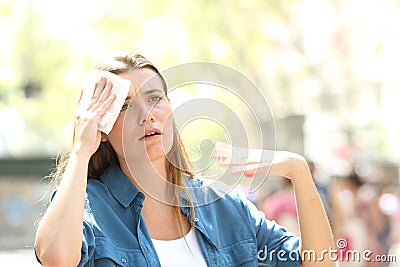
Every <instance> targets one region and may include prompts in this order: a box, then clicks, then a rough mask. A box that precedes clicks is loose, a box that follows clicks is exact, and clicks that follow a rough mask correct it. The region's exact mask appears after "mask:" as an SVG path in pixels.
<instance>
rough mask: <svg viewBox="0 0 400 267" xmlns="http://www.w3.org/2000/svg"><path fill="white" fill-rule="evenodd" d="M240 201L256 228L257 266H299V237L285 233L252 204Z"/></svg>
mask: <svg viewBox="0 0 400 267" xmlns="http://www.w3.org/2000/svg"><path fill="white" fill-rule="evenodd" d="M242 199H243V203H244V204H245V206H247V208H248V212H249V216H250V220H251V221H252V223H254V225H255V227H256V239H257V249H258V253H257V258H258V263H259V266H277V267H291V266H300V263H301V258H300V239H299V237H297V236H295V235H293V234H292V233H289V232H287V231H286V229H285V228H284V227H282V226H280V225H278V224H277V223H276V222H275V221H269V220H267V219H266V218H265V215H264V213H263V212H261V211H259V210H258V209H257V208H256V207H255V206H254V204H253V203H251V202H250V201H249V200H247V199H244V198H242Z"/></svg>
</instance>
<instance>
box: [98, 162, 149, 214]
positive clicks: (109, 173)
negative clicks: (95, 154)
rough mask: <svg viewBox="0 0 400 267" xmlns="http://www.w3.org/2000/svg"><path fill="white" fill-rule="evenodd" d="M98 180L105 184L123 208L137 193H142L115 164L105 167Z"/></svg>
mask: <svg viewBox="0 0 400 267" xmlns="http://www.w3.org/2000/svg"><path fill="white" fill-rule="evenodd" d="M100 180H101V181H102V182H103V183H104V185H105V186H107V188H108V190H109V191H110V193H111V194H112V195H113V197H114V198H115V199H116V200H117V201H118V202H119V203H120V204H121V205H122V206H124V207H125V208H127V207H128V206H129V204H131V202H132V201H133V200H134V199H135V198H136V196H137V195H138V194H141V195H142V193H141V192H140V191H139V190H138V189H137V188H136V186H135V185H134V184H133V183H132V182H131V181H130V180H129V179H128V177H126V176H125V174H124V173H123V172H122V171H121V169H120V168H119V167H117V166H114V167H110V168H108V169H106V170H105V171H104V172H103V174H102V175H101V176H100Z"/></svg>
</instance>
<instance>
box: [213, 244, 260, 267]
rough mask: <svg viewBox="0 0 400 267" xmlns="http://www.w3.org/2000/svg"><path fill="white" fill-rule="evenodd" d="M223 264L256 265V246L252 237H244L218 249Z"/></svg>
mask: <svg viewBox="0 0 400 267" xmlns="http://www.w3.org/2000/svg"><path fill="white" fill-rule="evenodd" d="M219 253H220V255H219V256H220V259H221V262H222V265H223V266H242V267H244V266H257V248H256V245H255V243H254V241H253V240H252V239H245V240H241V241H238V242H236V243H233V244H231V245H229V246H226V247H223V248H220V249H219Z"/></svg>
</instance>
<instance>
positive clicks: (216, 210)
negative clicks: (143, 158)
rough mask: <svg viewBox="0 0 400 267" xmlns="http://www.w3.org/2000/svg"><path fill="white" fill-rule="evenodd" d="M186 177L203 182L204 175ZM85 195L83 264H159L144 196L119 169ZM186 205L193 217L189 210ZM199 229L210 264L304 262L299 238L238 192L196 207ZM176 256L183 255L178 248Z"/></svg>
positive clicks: (203, 193)
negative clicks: (144, 215)
mask: <svg viewBox="0 0 400 267" xmlns="http://www.w3.org/2000/svg"><path fill="white" fill-rule="evenodd" d="M187 181H188V183H189V184H190V183H192V184H196V185H197V186H198V185H202V183H201V179H199V178H193V179H192V178H187ZM86 193H87V197H86V201H85V212H84V222H83V242H82V257H81V261H80V263H79V266H85V267H89V266H90V267H92V266H97V267H105V266H107V267H108V266H160V262H159V260H158V257H157V253H156V251H155V249H154V246H153V244H152V241H151V237H150V235H149V232H148V231H147V228H146V225H145V223H144V220H143V218H142V216H141V215H140V212H141V209H142V205H143V201H144V198H145V196H144V194H143V193H141V192H140V191H139V190H138V189H137V188H136V187H135V186H134V185H133V184H132V183H131V182H130V181H129V180H128V178H126V176H125V175H124V174H123V173H122V171H121V170H120V169H119V168H118V167H113V168H109V169H108V170H106V171H105V172H104V173H103V175H102V176H101V177H100V179H89V181H88V185H87V191H86ZM192 193H193V194H196V196H195V197H204V198H209V197H215V194H219V195H220V194H221V193H220V192H217V191H216V190H215V189H212V188H211V187H207V186H202V187H201V190H199V189H197V190H196V191H195V192H194V191H192V192H191V194H192ZM181 209H182V212H183V213H184V214H185V215H187V216H188V217H189V218H190V216H191V214H190V209H189V208H187V207H181ZM195 230H196V236H197V239H198V242H199V245H200V247H201V250H202V252H203V255H204V258H205V261H206V262H207V265H208V266H257V265H258V266H282V267H283V266H299V265H300V260H293V259H294V258H299V257H298V255H299V238H297V237H295V236H293V235H292V234H290V233H288V232H286V230H285V229H284V228H283V227H281V226H279V225H277V224H276V223H275V222H271V221H268V220H266V219H265V218H264V214H263V213H261V212H260V211H258V210H257V209H256V208H255V207H254V205H253V204H252V203H251V202H249V201H248V200H246V199H245V198H242V197H241V196H240V195H239V194H236V193H229V194H225V195H223V197H222V198H220V199H218V200H217V201H214V202H212V203H209V204H206V205H202V206H197V207H195ZM272 250H274V251H275V252H278V251H280V253H281V254H280V257H278V256H277V255H278V253H270V254H268V255H267V253H266V252H267V251H268V252H271V251H272ZM285 253H286V254H285ZM289 253H290V257H289V256H288V255H289ZM283 254H285V256H284V257H282V255H283ZM171 256H173V257H179V252H177V254H176V255H171ZM278 258H281V260H278ZM282 258H284V259H283V260H282Z"/></svg>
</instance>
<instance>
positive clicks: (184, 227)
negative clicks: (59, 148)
mask: <svg viewBox="0 0 400 267" xmlns="http://www.w3.org/2000/svg"><path fill="white" fill-rule="evenodd" d="M96 69H99V70H104V71H109V72H111V73H114V74H116V75H118V76H120V77H121V78H124V79H127V80H130V81H131V87H130V90H129V93H128V97H127V99H126V102H125V104H124V106H123V107H122V110H121V112H120V115H119V117H118V118H117V121H116V122H115V124H114V126H113V128H112V130H111V132H110V133H109V134H105V133H102V132H100V131H99V129H98V128H99V123H100V121H101V119H102V117H103V116H104V114H105V112H106V111H107V109H108V108H109V107H110V105H111V104H112V102H113V101H114V99H115V95H113V94H110V91H111V87H112V84H110V83H107V84H106V80H105V79H104V78H102V79H101V80H100V82H99V83H98V86H97V89H96V91H95V93H94V95H93V99H92V102H91V104H90V105H89V107H88V108H87V110H86V112H84V113H83V114H81V115H80V116H78V117H77V118H76V123H75V129H74V144H73V149H72V151H71V153H70V155H69V158H68V159H67V160H65V164H64V165H65V168H62V167H59V169H60V171H59V172H58V173H59V174H58V176H62V179H61V180H60V183H59V185H58V188H57V192H56V194H55V195H53V197H52V201H51V204H50V206H49V207H48V209H47V211H46V213H45V214H44V216H43V218H42V220H41V222H40V224H39V227H38V230H37V234H36V240H35V241H36V246H35V249H36V255H37V257H38V259H39V260H40V262H41V263H42V264H43V265H44V266H160V265H161V266H206V265H208V266H256V265H257V264H260V265H262V264H264V266H299V264H300V262H301V261H300V260H299V254H300V242H299V241H300V240H299V238H297V237H295V236H293V235H292V234H290V233H287V232H286V230H285V229H284V228H282V227H281V226H279V225H277V224H275V223H274V222H270V221H267V220H266V219H265V218H264V216H263V214H262V213H260V212H258V211H257V210H256V209H255V207H254V206H253V205H252V204H251V203H249V202H248V201H247V200H245V199H243V198H241V197H240V196H239V195H237V194H234V193H230V194H226V195H223V197H221V198H220V199H219V200H217V201H213V202H211V203H208V204H204V205H201V206H196V205H195V204H194V203H195V202H201V203H205V202H206V201H204V200H205V199H213V198H214V199H215V198H216V196H218V194H220V192H217V191H215V190H213V189H212V188H210V187H207V186H203V185H202V181H201V179H199V178H195V177H194V175H193V173H191V172H190V169H189V166H188V164H187V161H186V153H185V150H184V147H183V145H182V143H181V140H180V138H179V134H178V131H177V129H176V127H175V125H174V122H173V119H172V116H171V106H170V103H169V99H168V98H167V96H166V93H167V88H166V83H165V81H164V79H163V78H162V76H161V75H160V73H159V72H158V70H157V69H156V68H155V67H154V66H153V65H152V64H151V63H150V62H149V61H148V60H147V59H145V58H144V57H142V56H141V55H138V54H135V53H123V54H117V55H115V56H113V57H111V58H108V59H106V60H104V61H102V62H101V63H100V64H99V65H97V66H96ZM229 149H230V147H228V146H222V147H221V146H219V147H217V149H216V153H215V157H216V158H218V159H219V160H220V161H221V163H227V162H228V161H227V160H230V159H229ZM277 155H278V156H279V159H278V160H276V161H275V162H274V163H273V164H272V166H271V172H272V174H275V175H281V176H285V177H287V178H289V179H291V181H292V184H293V187H294V191H295V194H296V201H297V208H298V213H299V221H300V233H301V250H309V249H312V250H315V251H316V253H320V252H322V251H323V250H328V249H330V248H332V247H333V240H332V233H331V230H330V226H329V223H328V221H327V218H326V216H325V213H324V210H323V207H322V204H321V202H320V199H319V197H318V194H317V192H316V190H315V186H314V184H313V181H312V178H311V175H310V172H309V170H308V167H307V163H306V161H305V160H304V159H303V158H302V157H300V156H298V155H295V154H290V153H286V152H279V153H278V154H277ZM228 163H229V162H228ZM255 169H257V171H260V172H264V174H265V173H266V172H267V171H268V168H267V167H266V166H265V165H259V166H258V167H257V168H253V169H247V170H244V173H245V175H248V176H251V175H253V174H254V170H255ZM160 177H161V178H162V179H160ZM88 178H90V179H88ZM166 181H168V182H169V183H166ZM168 184H173V185H174V186H175V187H173V188H172V190H171V187H168ZM149 188H150V189H151V191H152V192H149V190H148V189H149ZM154 195H157V198H155V197H154ZM160 199H161V200H160ZM82 225H83V231H82ZM279 251H280V253H281V254H280V255H279V253H277V252H279ZM267 254H268V255H267ZM283 254H285V255H283ZM289 255H290V257H289ZM318 255H319V254H318ZM324 263H325V264H326V266H333V265H334V263H332V262H331V261H330V260H329V259H328V258H325V259H324ZM268 264H269V265H268ZM302 265H304V266H317V265H318V266H321V261H315V262H314V261H309V262H306V261H303V263H302Z"/></svg>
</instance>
